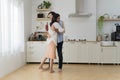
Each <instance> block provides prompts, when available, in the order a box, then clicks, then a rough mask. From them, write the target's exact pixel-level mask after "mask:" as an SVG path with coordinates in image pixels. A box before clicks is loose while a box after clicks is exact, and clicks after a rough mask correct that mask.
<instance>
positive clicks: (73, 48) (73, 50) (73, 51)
mask: <svg viewBox="0 0 120 80" xmlns="http://www.w3.org/2000/svg"><path fill="white" fill-rule="evenodd" d="M69 57H70V58H69V61H68V62H70V63H73V62H74V63H76V62H78V43H77V42H74V41H71V42H70V44H69Z"/></svg>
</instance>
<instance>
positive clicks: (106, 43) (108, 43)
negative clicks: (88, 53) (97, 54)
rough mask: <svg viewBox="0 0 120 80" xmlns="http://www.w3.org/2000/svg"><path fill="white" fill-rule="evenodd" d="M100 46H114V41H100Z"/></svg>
mask: <svg viewBox="0 0 120 80" xmlns="http://www.w3.org/2000/svg"><path fill="white" fill-rule="evenodd" d="M101 45H102V46H114V41H101Z"/></svg>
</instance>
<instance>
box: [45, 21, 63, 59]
mask: <svg viewBox="0 0 120 80" xmlns="http://www.w3.org/2000/svg"><path fill="white" fill-rule="evenodd" d="M52 25H54V27H55V28H56V29H58V31H59V32H63V31H64V29H63V28H61V27H60V25H59V23H57V22H54V23H53V24H52ZM48 33H49V34H50V38H47V50H46V57H47V58H51V59H56V46H57V32H55V31H53V30H52V29H51V27H50V25H49V26H48Z"/></svg>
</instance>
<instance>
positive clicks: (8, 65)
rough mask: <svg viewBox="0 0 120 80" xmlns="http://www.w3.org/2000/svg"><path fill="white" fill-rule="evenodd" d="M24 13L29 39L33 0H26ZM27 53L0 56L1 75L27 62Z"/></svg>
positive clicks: (26, 33) (26, 37) (26, 32)
mask: <svg viewBox="0 0 120 80" xmlns="http://www.w3.org/2000/svg"><path fill="white" fill-rule="evenodd" d="M24 3H25V5H24V9H25V11H24V14H25V19H24V22H25V39H26V40H27V39H28V36H29V34H30V30H31V21H32V20H31V10H32V8H31V0H24ZM25 57H26V54H25V52H23V53H19V54H14V55H9V56H7V55H6V56H2V57H0V77H3V76H5V75H7V74H9V73H11V72H13V71H15V70H16V69H18V68H20V67H21V66H23V65H25V64H26V60H25Z"/></svg>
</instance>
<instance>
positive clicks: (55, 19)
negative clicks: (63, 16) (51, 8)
mask: <svg viewBox="0 0 120 80" xmlns="http://www.w3.org/2000/svg"><path fill="white" fill-rule="evenodd" d="M59 16H60V15H59V14H58V13H56V14H54V15H53V18H52V20H51V22H50V26H51V25H52V24H53V23H54V22H57V18H58V17H59Z"/></svg>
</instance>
